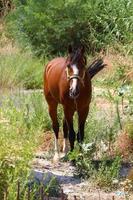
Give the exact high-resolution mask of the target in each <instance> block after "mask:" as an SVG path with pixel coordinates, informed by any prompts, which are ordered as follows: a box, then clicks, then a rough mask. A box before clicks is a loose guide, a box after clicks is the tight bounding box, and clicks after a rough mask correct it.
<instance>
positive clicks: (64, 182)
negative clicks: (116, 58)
mask: <svg viewBox="0 0 133 200" xmlns="http://www.w3.org/2000/svg"><path fill="white" fill-rule="evenodd" d="M43 156H44V154H43V153H42V154H41V152H40V154H38V158H35V159H34V161H33V171H34V176H35V177H36V178H37V179H39V180H40V181H41V180H42V179H43V176H45V175H46V176H47V179H50V178H51V177H52V176H55V177H56V178H57V180H58V181H59V183H60V185H61V187H62V189H63V192H64V193H65V194H66V195H68V200H75V199H77V200H126V197H125V193H124V192H123V191H114V192H109V193H106V192H104V191H102V190H99V189H97V188H95V187H93V186H92V185H93V184H92V183H90V182H89V180H88V181H84V180H81V179H80V178H76V177H75V176H74V170H75V167H74V166H72V165H71V163H70V162H60V163H59V164H57V165H55V164H53V163H52V161H51V160H47V159H46V158H45V159H44V158H42V157H43ZM39 157H40V158H39ZM132 199H133V196H131V197H130V198H129V200H132Z"/></svg>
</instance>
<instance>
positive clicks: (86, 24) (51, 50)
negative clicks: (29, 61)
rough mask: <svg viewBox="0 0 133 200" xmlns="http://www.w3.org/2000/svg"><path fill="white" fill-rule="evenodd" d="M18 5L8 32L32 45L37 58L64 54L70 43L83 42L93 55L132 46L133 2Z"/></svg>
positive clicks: (30, 2)
mask: <svg viewBox="0 0 133 200" xmlns="http://www.w3.org/2000/svg"><path fill="white" fill-rule="evenodd" d="M14 2H15V4H16V9H15V10H14V11H13V12H12V14H11V15H10V16H9V18H8V27H9V28H8V29H9V30H10V33H13V35H14V36H15V37H16V38H17V39H18V40H19V41H20V40H22V38H23V40H25V41H26V42H28V43H30V44H31V45H32V47H33V49H34V51H35V52H36V54H37V55H43V56H45V55H51V54H59V53H60V52H62V53H64V52H66V48H67V46H68V44H69V43H74V44H77V43H81V42H82V43H84V44H86V45H87V47H88V51H89V52H95V51H99V50H100V49H104V48H106V46H107V45H110V44H111V45H112V44H113V43H114V42H116V41H119V42H121V43H123V44H130V43H132V39H133V34H132V32H133V18H132V12H133V1H131V0H112V1H109V0H106V1H105V0H104V1H103V0H95V1H94V0H89V1H86V0H65V1H63V0H55V1H52V0H49V1H43V0H39V1H36V0H27V1H19V0H15V1H14ZM9 25H10V26H9ZM20 35H21V36H20ZM130 51H132V48H131V49H130Z"/></svg>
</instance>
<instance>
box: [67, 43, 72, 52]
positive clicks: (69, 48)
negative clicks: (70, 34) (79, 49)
mask: <svg viewBox="0 0 133 200" xmlns="http://www.w3.org/2000/svg"><path fill="white" fill-rule="evenodd" d="M68 53H69V54H71V53H72V45H71V44H69V46H68Z"/></svg>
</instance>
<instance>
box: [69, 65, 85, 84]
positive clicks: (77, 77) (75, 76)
mask: <svg viewBox="0 0 133 200" xmlns="http://www.w3.org/2000/svg"><path fill="white" fill-rule="evenodd" d="M66 75H67V80H68V81H70V80H72V79H74V78H76V79H78V80H79V81H80V82H81V83H82V85H84V77H85V70H84V71H83V76H82V77H80V76H79V75H77V74H73V75H72V76H70V75H69V72H68V67H67V68H66Z"/></svg>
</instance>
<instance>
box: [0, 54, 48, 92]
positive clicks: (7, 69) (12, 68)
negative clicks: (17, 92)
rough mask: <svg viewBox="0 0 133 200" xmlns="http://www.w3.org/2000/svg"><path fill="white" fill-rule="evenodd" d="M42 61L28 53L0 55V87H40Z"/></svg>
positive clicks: (41, 81)
mask: <svg viewBox="0 0 133 200" xmlns="http://www.w3.org/2000/svg"><path fill="white" fill-rule="evenodd" d="M44 63H45V61H44V62H41V61H40V60H39V59H36V58H33V57H32V55H31V54H30V53H22V52H19V53H14V54H11V55H9V54H8V55H0V88H15V87H24V88H26V89H34V88H42V83H43V76H42V75H43V70H44Z"/></svg>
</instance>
